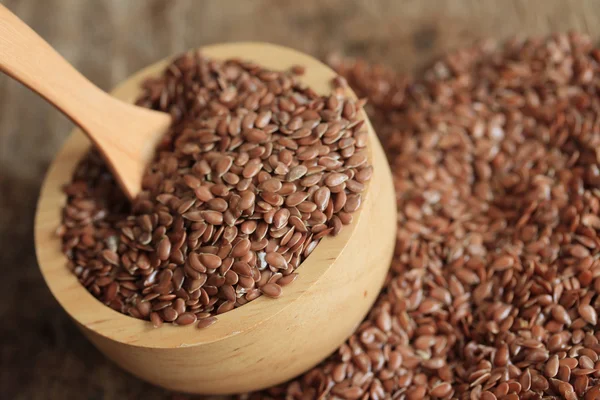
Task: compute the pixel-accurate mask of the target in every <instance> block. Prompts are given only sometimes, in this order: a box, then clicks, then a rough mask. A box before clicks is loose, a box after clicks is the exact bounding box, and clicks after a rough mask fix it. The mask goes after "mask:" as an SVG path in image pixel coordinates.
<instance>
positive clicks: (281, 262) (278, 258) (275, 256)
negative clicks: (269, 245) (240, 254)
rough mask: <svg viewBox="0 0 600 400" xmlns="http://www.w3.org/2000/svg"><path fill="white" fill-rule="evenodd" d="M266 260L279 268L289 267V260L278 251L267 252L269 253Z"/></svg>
mask: <svg viewBox="0 0 600 400" xmlns="http://www.w3.org/2000/svg"><path fill="white" fill-rule="evenodd" d="M265 261H266V262H267V263H268V264H269V265H270V266H272V267H274V268H278V269H286V268H287V265H288V264H287V262H286V261H285V258H284V257H283V256H282V255H281V254H280V253H277V252H270V253H267V255H266V256H265Z"/></svg>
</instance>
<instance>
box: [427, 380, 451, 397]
mask: <svg viewBox="0 0 600 400" xmlns="http://www.w3.org/2000/svg"><path fill="white" fill-rule="evenodd" d="M450 392H452V386H451V385H450V384H449V383H448V382H443V383H440V384H439V385H437V386H435V387H433V388H432V389H431V391H430V392H429V394H430V395H431V396H433V397H436V398H442V397H446V396H448V395H449V394H450Z"/></svg>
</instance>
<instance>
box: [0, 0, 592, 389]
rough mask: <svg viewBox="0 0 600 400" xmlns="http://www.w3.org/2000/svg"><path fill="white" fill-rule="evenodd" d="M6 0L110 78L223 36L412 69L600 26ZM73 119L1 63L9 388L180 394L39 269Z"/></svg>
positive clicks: (74, 58) (533, 15)
mask: <svg viewBox="0 0 600 400" xmlns="http://www.w3.org/2000/svg"><path fill="white" fill-rule="evenodd" d="M0 2H1V3H2V4H4V5H6V6H7V7H8V8H10V9H11V10H12V11H13V12H15V13H16V14H17V15H18V16H19V17H20V18H22V19H23V20H24V21H25V22H26V23H27V24H29V25H30V26H32V27H33V28H34V29H35V30H36V31H37V32H38V33H39V34H40V35H41V36H42V37H44V38H45V39H47V40H48V41H49V42H50V44H51V45H52V46H54V47H55V48H56V49H57V50H58V51H59V52H60V53H61V54H62V55H63V56H64V57H65V58H66V59H67V60H68V61H69V62H71V63H72V64H73V65H74V66H75V67H76V68H77V69H79V70H80V71H81V72H82V73H83V74H84V75H85V76H87V77H88V78H89V79H90V80H91V81H92V82H94V83H95V84H97V85H98V86H99V87H100V88H102V89H104V90H108V89H110V88H111V87H112V86H113V85H114V84H116V83H117V82H119V81H121V80H122V79H124V78H125V77H126V76H128V75H130V74H131V73H132V72H134V71H136V70H138V69H140V68H141V67H143V66H145V65H148V64H150V63H152V62H154V61H156V60H158V59H160V58H163V57H164V56H166V55H169V54H172V53H174V52H177V51H183V50H185V49H187V48H190V47H197V46H201V45H205V44H209V43H215V42H225V41H235V40H257V41H265V40H266V41H271V42H275V43H279V44H283V45H286V46H291V47H295V48H297V49H299V50H302V51H305V52H308V53H310V54H313V55H316V56H318V57H323V56H324V55H326V54H327V53H329V52H331V51H339V52H341V53H343V54H348V55H359V56H364V57H367V58H368V59H369V60H373V61H385V62H386V63H388V64H391V65H393V66H395V67H396V68H397V69H398V70H401V71H412V70H415V69H418V68H420V67H422V66H424V65H427V64H429V63H430V62H431V61H432V60H433V59H435V57H436V56H438V55H439V54H441V53H442V52H444V51H446V50H447V49H452V48H456V47H459V46H463V45H468V44H470V43H472V42H473V41H474V40H477V39H482V38H488V37H495V38H500V39H501V38H505V37H508V36H511V35H514V34H522V35H545V34H548V33H551V32H564V31H567V30H578V31H582V32H587V33H589V34H591V35H592V37H593V38H594V39H596V40H597V39H598V38H600V1H599V0H504V1H498V0H404V1H401V0H363V1H358V0H303V1H297V0H270V1H269V0H252V1H237V0H125V1H124V0H110V1H109V0H93V1H81V0H43V1H40V0H3V1H0ZM233 4H234V5H233ZM265 21H268V23H265ZM71 128H72V125H71V123H70V122H69V121H68V120H67V119H66V118H65V117H63V116H62V115H61V114H60V113H58V112H57V111H56V110H55V109H53V108H52V107H51V106H49V105H48V104H46V103H45V102H44V101H43V100H41V99H38V98H37V97H36V95H34V94H32V93H30V92H29V91H27V90H26V89H24V88H23V87H22V86H20V85H19V84H17V83H15V82H13V81H12V80H10V79H9V78H7V77H5V76H0V193H1V194H0V246H1V247H0V250H1V251H0V265H1V266H2V267H3V269H4V276H3V279H0V300H1V301H0V316H1V317H2V319H3V321H4V323H3V324H2V325H0V398H2V399H5V398H7V399H28V400H29V399H90V400H95V399H117V398H118V399H121V398H144V399H147V400H151V399H162V398H169V397H170V396H171V395H170V394H168V393H167V392H165V391H163V390H161V389H156V388H154V387H152V386H150V385H147V384H145V383H142V382H141V381H140V380H138V379H136V378H133V377H132V376H130V375H128V374H127V373H124V372H122V371H121V370H120V369H118V368H117V367H116V366H113V365H112V364H111V363H110V362H109V361H107V360H106V359H105V358H104V357H103V356H102V355H101V354H100V353H99V352H98V351H96V350H95V349H94V348H93V346H91V345H90V344H89V343H88V342H87V340H85V339H84V338H83V337H82V336H81V334H80V333H79V332H78V331H77V330H76V328H75V327H74V326H73V325H72V324H71V322H70V321H69V320H68V318H67V316H66V314H65V313H64V312H62V311H61V309H60V307H59V305H58V304H57V303H56V302H55V301H54V300H53V299H52V296H51V295H50V293H49V291H48V290H47V289H46V287H45V284H44V283H43V281H42V277H41V275H40V273H39V271H38V270H37V266H36V263H35V257H34V252H33V241H32V227H33V212H34V208H35V201H36V199H37V195H38V192H39V187H40V183H41V179H42V177H43V174H44V172H45V170H46V168H47V166H48V164H49V162H50V160H51V158H52V156H53V155H54V154H55V153H56V152H57V151H58V149H59V147H60V145H61V144H62V142H63V141H64V139H65V138H66V136H67V134H68V132H69V131H70V130H71ZM24 299H26V300H24Z"/></svg>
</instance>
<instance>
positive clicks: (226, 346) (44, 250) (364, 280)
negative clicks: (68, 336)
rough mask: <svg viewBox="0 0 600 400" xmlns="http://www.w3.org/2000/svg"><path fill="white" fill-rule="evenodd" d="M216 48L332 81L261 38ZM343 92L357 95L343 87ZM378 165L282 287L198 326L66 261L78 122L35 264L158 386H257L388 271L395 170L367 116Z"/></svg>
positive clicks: (125, 363)
mask: <svg viewBox="0 0 600 400" xmlns="http://www.w3.org/2000/svg"><path fill="white" fill-rule="evenodd" d="M202 52H203V54H205V55H206V56H208V57H211V58H213V59H227V58H242V59H247V60H250V61H254V62H257V63H259V64H261V65H262V66H264V67H266V68H269V69H273V70H288V69H289V68H291V67H292V66H294V65H302V66H304V67H306V73H305V75H304V76H302V77H301V80H302V81H303V82H305V83H306V84H308V85H309V86H310V87H311V88H312V89H313V90H315V91H316V92H317V93H319V94H322V95H323V94H327V93H330V92H331V90H332V89H331V86H330V83H331V80H332V79H333V78H334V77H335V76H336V74H335V73H334V72H333V71H332V70H331V69H329V68H328V67H327V66H325V65H324V64H322V63H321V62H319V61H317V60H315V59H314V58H312V57H310V56H307V55H305V54H302V53H300V52H297V51H295V50H291V49H288V48H284V47H280V46H275V45H271V44H264V43H233V44H224V45H215V46H208V47H205V48H203V49H202ZM169 62H170V59H167V60H163V61H160V62H158V63H156V64H154V65H152V66H150V67H147V68H145V69H144V70H142V71H140V72H138V73H137V74H135V75H133V76H132V77H131V78H129V79H127V80H126V81H125V82H124V83H122V84H121V85H119V86H118V87H117V88H116V89H115V90H114V91H113V92H112V95H113V96H114V97H116V98H118V99H121V100H123V101H124V102H128V103H131V102H133V101H134V100H135V99H136V97H137V96H138V95H139V94H140V84H141V82H142V81H143V80H144V79H146V78H148V77H152V76H157V75H159V74H160V73H161V72H162V71H163V70H164V68H165V67H166V66H167V65H168V63H169ZM347 94H348V95H349V96H354V97H355V95H354V93H353V92H352V91H351V90H349V89H348V92H347ZM363 117H364V118H365V120H366V121H367V124H366V125H367V128H368V129H369V144H368V146H369V151H370V161H371V163H372V165H373V168H374V173H373V177H372V179H371V181H370V182H369V184H368V186H367V189H366V191H365V194H364V196H365V197H364V201H363V204H362V206H361V208H360V209H359V210H358V211H356V212H355V213H354V214H353V217H354V218H353V222H352V223H351V224H350V225H348V226H345V227H344V229H342V230H341V232H340V234H339V235H338V236H336V237H325V238H323V239H322V241H321V242H320V243H319V245H318V246H317V247H316V248H315V250H314V251H313V253H312V254H311V255H310V256H309V257H308V258H307V259H306V260H304V262H303V263H302V265H301V266H300V267H299V268H298V270H297V272H298V274H299V276H298V278H297V279H296V280H295V281H294V282H293V283H292V284H290V285H289V286H286V287H285V290H284V294H283V295H282V296H281V297H280V298H278V299H270V298H267V297H265V296H262V297H260V298H258V299H256V300H254V301H252V302H250V303H248V304H246V305H244V306H242V307H240V308H237V309H234V310H232V311H230V312H227V313H225V314H222V315H219V316H218V322H217V323H216V324H215V325H212V326H210V327H209V328H206V329H202V330H198V329H197V328H195V326H194V325H191V326H173V325H171V324H165V325H163V327H161V328H160V329H155V328H153V327H152V325H151V324H150V323H149V322H148V321H142V320H139V319H135V318H132V317H129V316H126V315H123V314H120V313H118V312H116V311H114V310H112V309H111V308H109V307H107V306H105V305H103V304H102V303H101V302H100V301H98V300H97V299H96V298H94V297H93V296H92V295H91V294H90V293H89V292H88V291H87V290H86V289H85V288H84V287H83V286H82V285H81V284H80V283H79V281H78V280H77V278H76V277H75V275H74V274H73V273H72V272H71V271H70V270H69V269H68V268H67V267H66V258H65V256H64V255H63V254H62V252H61V250H60V249H61V243H60V239H59V238H58V237H57V236H56V235H55V234H54V232H55V230H56V228H57V227H58V226H59V225H60V223H61V210H62V207H63V206H64V204H65V200H66V198H65V195H64V194H63V193H62V190H61V188H62V186H63V185H64V184H66V183H67V182H69V180H70V179H71V176H72V174H73V170H74V168H75V166H76V164H77V163H78V162H79V160H80V159H81V158H82V157H83V156H84V155H85V154H86V152H87V151H88V150H89V148H90V142H89V140H88V139H87V138H86V137H85V136H84V135H83V133H82V132H81V130H79V129H75V130H74V131H73V133H72V134H71V136H70V138H69V139H68V140H67V142H66V144H65V145H64V147H63V149H62V150H61V151H60V153H59V154H58V155H57V157H56V158H55V160H54V162H53V163H52V165H51V167H50V169H49V171H48V173H47V176H46V178H45V182H44V184H43V187H42V190H41V194H40V199H39V203H38V207H37V214H36V219H35V245H36V252H37V257H38V262H39V265H40V270H41V272H42V274H43V276H44V279H45V280H46V283H47V285H48V287H49V288H50V290H51V292H52V294H53V295H54V297H55V298H56V299H57V301H58V302H59V303H60V305H61V306H62V307H63V308H64V309H65V311H66V312H67V313H68V314H69V315H70V316H71V318H72V319H73V320H74V321H75V322H76V324H77V325H78V327H79V328H80V329H81V331H82V332H83V333H84V334H85V336H87V337H88V338H89V340H90V341H91V342H92V343H93V344H94V345H95V346H96V347H97V348H98V349H100V351H102V352H103V353H104V354H105V355H106V356H107V357H109V358H110V359H111V360H113V361H114V362H115V363H116V364H118V365H119V366H121V367H122V368H124V369H125V370H127V371H129V372H131V373H132V374H134V375H136V376H138V377H140V378H142V379H144V380H147V381H149V382H151V383H153V384H156V385H159V386H162V387H164V388H168V389H172V390H177V391H182V392H189V393H202V394H209V393H210V394H228V393H239V392H246V391H252V390H258V389H261V388H265V387H268V386H272V385H276V384H278V383H281V382H284V381H286V380H288V379H290V378H292V377H294V376H296V375H298V374H300V373H302V372H304V371H306V370H307V369H309V368H311V367H313V366H314V365H316V364H317V363H319V362H320V361H322V360H323V359H324V358H326V357H327V356H328V355H329V354H331V353H332V352H333V351H335V350H336V348H337V347H338V346H339V345H340V344H341V343H343V341H344V340H345V339H346V338H347V337H348V336H350V335H351V333H352V332H353V331H354V330H355V329H356V327H357V326H358V325H359V324H360V322H361V321H362V319H363V318H364V317H365V315H366V314H367V312H368V310H369V308H370V307H371V306H372V304H373V302H374V300H375V298H376V297H377V294H378V292H379V290H380V289H381V286H382V284H383V282H384V279H385V276H386V273H387V270H388V267H389V264H390V260H391V257H392V253H393V249H394V245H395V228H396V208H395V203H396V202H395V194H394V187H393V183H392V177H391V173H390V169H389V166H388V164H387V161H386V158H385V154H384V152H383V150H382V148H381V145H380V143H379V141H378V139H377V137H376V135H375V133H374V131H373V129H372V127H371V125H370V123H369V122H368V119H367V116H366V115H365V114H364V111H363Z"/></svg>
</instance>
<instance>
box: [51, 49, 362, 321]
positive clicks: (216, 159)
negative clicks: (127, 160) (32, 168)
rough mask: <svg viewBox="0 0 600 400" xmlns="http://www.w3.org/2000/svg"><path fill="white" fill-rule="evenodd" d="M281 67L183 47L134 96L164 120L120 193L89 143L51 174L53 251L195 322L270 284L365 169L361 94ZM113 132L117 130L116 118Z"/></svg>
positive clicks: (165, 315)
mask: <svg viewBox="0 0 600 400" xmlns="http://www.w3.org/2000/svg"><path fill="white" fill-rule="evenodd" d="M303 73H304V69H303V68H301V67H299V66H295V67H294V68H292V69H291V72H275V71H268V70H265V69H264V68H262V67H260V65H257V64H254V63H251V62H242V61H238V60H228V61H224V62H220V61H214V60H209V59H206V58H204V57H202V56H201V54H198V53H194V54H187V55H184V56H182V57H180V58H178V59H177V60H175V61H174V62H173V64H171V65H170V66H169V67H168V68H167V69H166V71H165V72H164V74H163V75H162V76H161V77H159V78H156V79H149V80H147V81H146V82H145V83H144V84H143V91H144V93H143V95H142V96H141V98H140V99H139V100H138V101H137V104H138V105H142V106H145V107H149V108H153V109H157V110H161V111H165V112H168V113H170V114H171V116H172V117H173V124H172V126H171V128H170V130H169V132H168V133H167V135H166V136H165V138H164V140H163V141H162V143H161V144H160V146H159V149H158V151H157V156H156V159H155V160H154V161H153V163H152V164H151V165H150V166H149V169H148V172H147V173H146V175H145V176H144V179H143V184H142V185H143V191H142V192H141V193H140V195H139V196H138V197H137V198H136V199H135V200H134V201H133V203H132V204H131V205H129V204H128V203H127V201H126V200H125V198H124V197H123V196H122V195H121V193H120V192H119V190H118V189H117V186H116V184H115V182H114V180H113V179H112V177H111V176H110V174H109V173H108V171H107V169H106V168H105V166H104V164H103V162H102V161H101V160H100V159H99V157H98V155H97V154H96V153H95V152H91V153H90V154H89V155H88V156H87V157H86V158H85V159H84V160H83V161H82V162H81V163H80V164H79V166H78V167H77V169H76V171H75V174H74V177H73V182H72V183H71V184H69V185H67V187H66V188H65V192H66V193H67V195H68V202H67V205H66V206H65V208H64V211H63V226H62V227H61V229H60V230H59V232H60V233H61V234H62V237H63V251H64V252H65V254H66V255H67V256H68V257H69V259H70V267H71V268H72V269H73V272H74V273H75V274H76V275H77V277H78V278H79V280H80V281H81V283H82V284H83V285H84V286H85V287H86V288H87V289H88V290H89V291H90V292H91V293H92V294H93V295H94V296H96V297H97V298H98V299H100V300H101V301H102V302H104V303H105V304H107V305H108V306H110V307H112V308H113V309H115V310H117V311H120V312H122V313H125V314H128V315H131V316H133V317H136V318H142V319H148V320H150V321H151V322H152V323H153V325H154V326H155V327H159V326H161V325H162V324H163V322H172V323H174V324H177V325H190V324H194V323H196V322H197V324H196V326H197V327H198V328H205V327H208V326H210V325H212V324H213V323H215V321H216V320H217V319H216V318H215V317H213V316H212V315H215V314H222V313H224V312H227V311H230V310H232V309H234V308H236V307H239V306H242V305H244V304H246V303H247V302H249V301H252V300H254V299H256V298H257V297H259V296H260V295H261V294H265V295H266V296H268V297H273V298H276V297H279V296H281V295H282V291H283V290H282V287H283V286H285V285H288V284H290V283H291V282H292V281H294V280H295V279H296V276H297V274H296V273H295V272H294V271H295V270H296V268H298V267H299V266H300V264H301V263H302V261H303V260H304V259H305V258H306V257H308V256H309V255H310V254H311V252H312V251H313V250H314V249H315V247H316V245H317V243H318V242H319V240H320V239H321V238H322V237H324V236H326V235H329V234H332V235H335V234H337V233H339V231H340V229H341V225H343V224H349V223H351V221H352V216H351V214H349V213H351V212H353V211H355V210H356V209H357V208H358V207H359V206H360V203H361V201H362V200H361V199H362V197H361V193H362V192H363V190H364V187H365V184H366V183H367V181H368V180H369V179H370V178H371V174H372V172H371V170H372V168H371V166H370V165H369V164H368V162H367V148H366V146H367V130H366V126H364V125H363V124H364V120H363V119H362V118H361V116H362V113H361V109H362V105H363V102H356V101H354V100H352V99H348V98H346V97H345V96H344V94H343V92H342V91H340V90H339V89H336V90H334V91H333V93H332V94H331V95H330V96H326V97H320V96H318V95H317V94H316V93H314V92H313V91H312V90H311V89H310V88H307V87H306V86H304V85H303V84H301V83H300V82H299V81H297V78H295V77H294V76H293V74H296V75H301V74H303ZM123 134H124V135H126V134H127V132H123Z"/></svg>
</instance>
